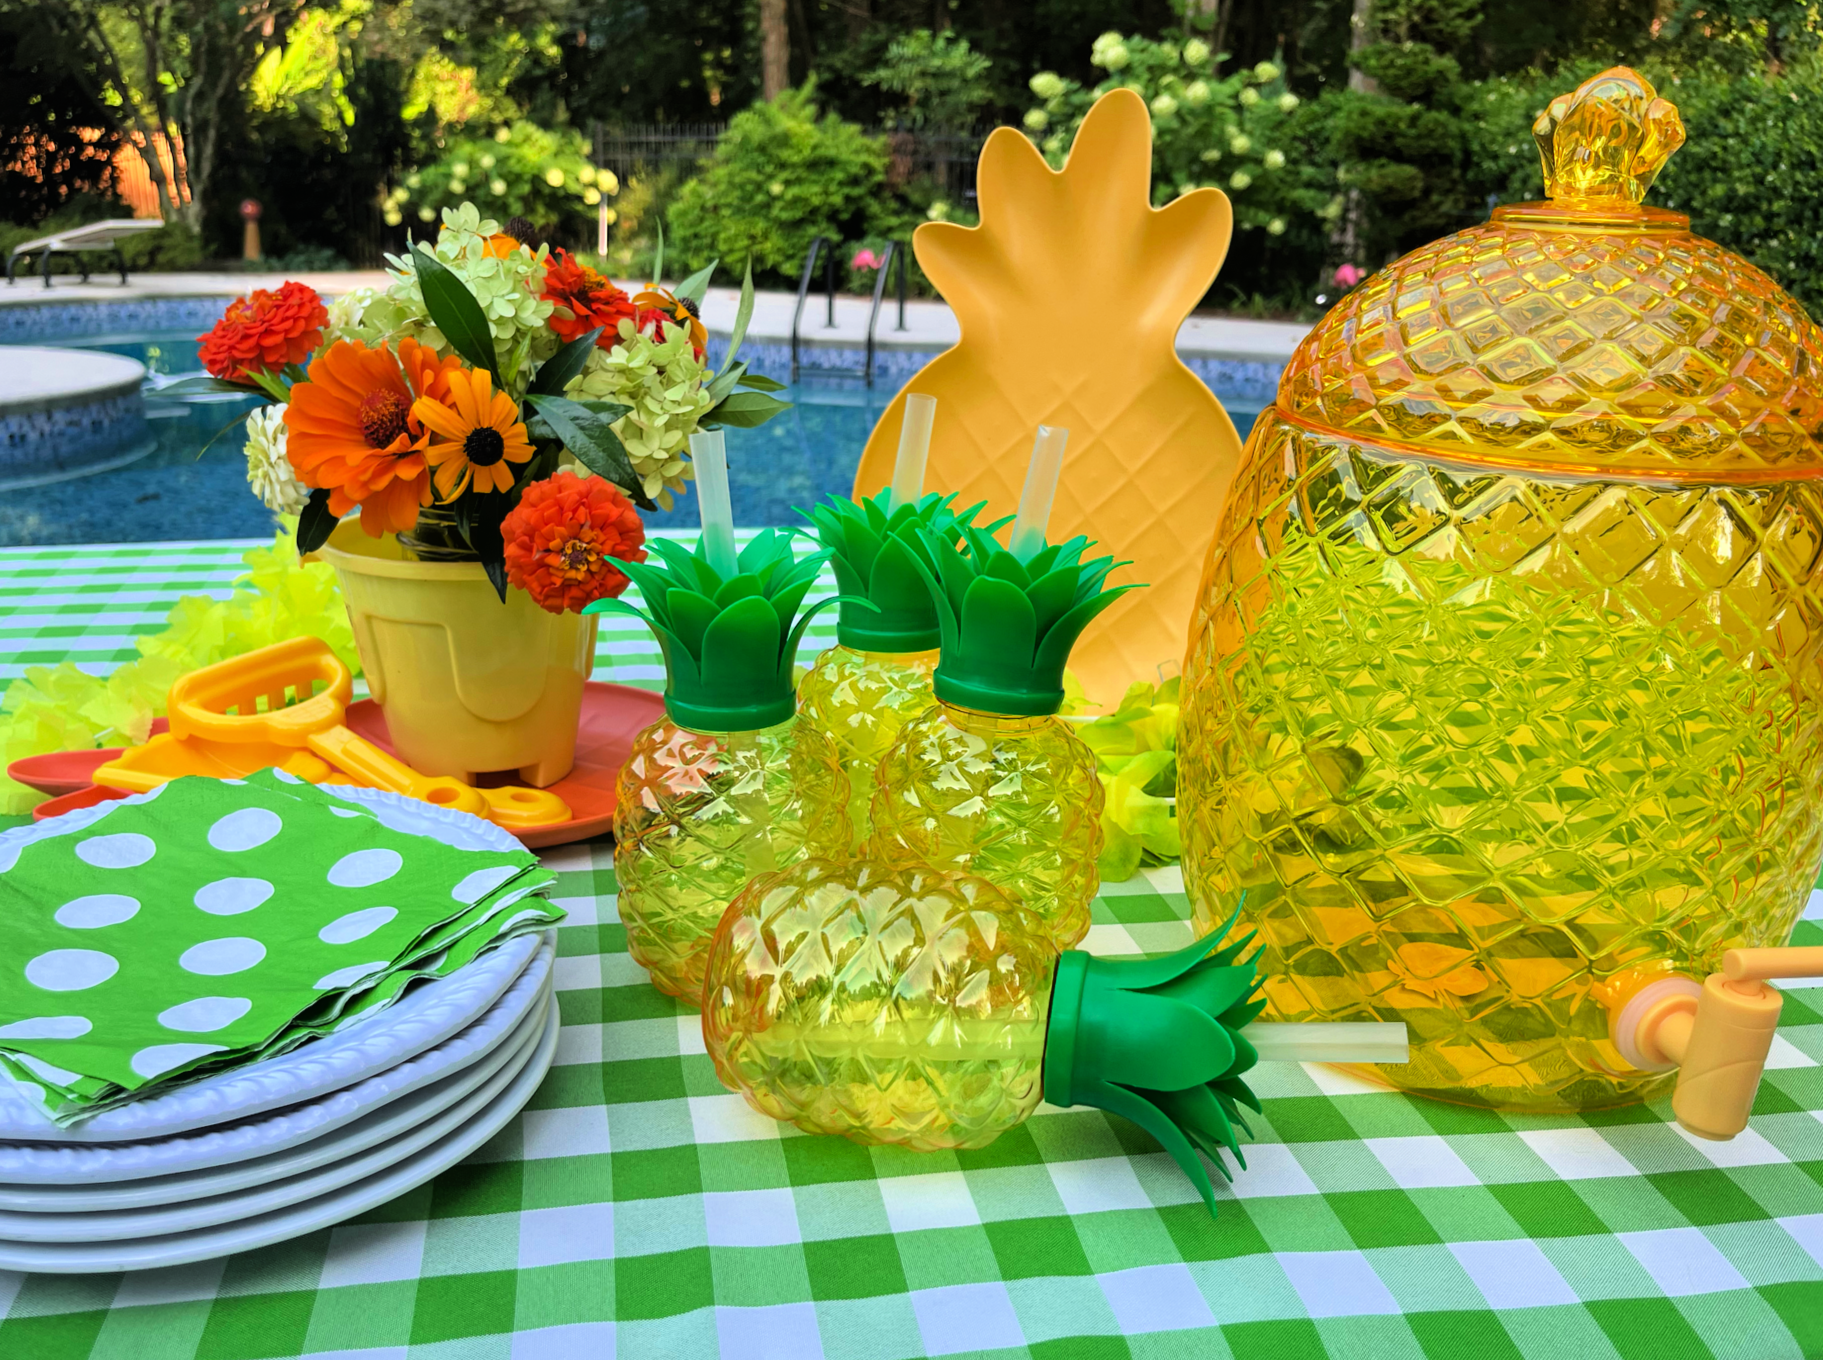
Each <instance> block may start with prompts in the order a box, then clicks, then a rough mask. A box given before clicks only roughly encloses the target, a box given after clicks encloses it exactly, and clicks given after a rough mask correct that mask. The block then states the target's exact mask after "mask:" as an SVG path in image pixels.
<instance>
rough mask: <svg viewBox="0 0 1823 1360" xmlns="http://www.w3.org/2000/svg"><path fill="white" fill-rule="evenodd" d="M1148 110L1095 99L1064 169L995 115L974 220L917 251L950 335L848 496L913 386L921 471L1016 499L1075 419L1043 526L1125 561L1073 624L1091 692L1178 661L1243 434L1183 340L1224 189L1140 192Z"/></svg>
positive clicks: (992, 506)
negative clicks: (948, 345)
mask: <svg viewBox="0 0 1823 1360" xmlns="http://www.w3.org/2000/svg"><path fill="white" fill-rule="evenodd" d="M1151 180H1152V124H1151V121H1150V118H1149V116H1148V114H1147V112H1146V106H1145V102H1144V101H1143V100H1142V99H1141V98H1140V97H1139V96H1138V95H1137V94H1135V93H1134V92H1133V91H1131V90H1113V91H1110V92H1109V93H1108V94H1106V95H1104V96H1103V97H1102V98H1101V99H1099V100H1097V101H1096V103H1095V106H1094V107H1093V108H1092V109H1091V110H1090V111H1089V114H1088V117H1087V118H1085V119H1084V120H1083V123H1082V127H1081V129H1080V130H1079V131H1078V132H1077V135H1076V140H1075V143H1074V144H1073V145H1072V147H1071V148H1070V156H1069V160H1068V161H1067V162H1066V163H1065V165H1064V168H1063V169H1062V170H1061V171H1053V170H1052V169H1051V168H1050V167H1049V166H1047V165H1046V164H1045V163H1044V159H1043V158H1042V157H1041V156H1040V155H1039V154H1038V151H1037V149H1036V148H1034V147H1033V145H1032V144H1031V142H1030V141H1028V140H1027V139H1026V138H1025V137H1023V136H1021V135H1020V134H1019V133H1017V132H1015V131H1013V130H1012V129H1011V128H1000V129H998V130H997V131H996V132H995V133H994V134H993V135H992V136H991V137H989V138H988V140H987V145H986V146H985V147H984V148H983V149H982V152H981V165H980V174H979V179H978V182H979V185H980V202H981V225H980V226H978V227H962V226H957V225H955V224H953V223H947V222H933V223H928V224H926V225H924V226H921V227H919V228H918V230H917V232H916V233H915V234H914V236H913V238H912V245H913V249H914V250H915V251H916V253H917V257H918V263H919V264H920V265H922V266H923V268H924V272H925V273H926V274H927V275H929V277H930V279H931V281H932V282H933V283H934V284H935V285H936V286H937V289H938V291H939V292H941V293H942V294H943V297H944V299H945V300H946V301H947V302H948V303H949V304H950V306H951V307H952V308H954V309H955V312H956V319H957V321H958V322H959V323H960V325H961V331H962V335H961V339H960V340H959V341H958V342H957V343H956V345H955V347H954V348H952V349H950V350H947V351H945V352H944V353H942V354H940V355H938V356H937V358H935V359H934V360H932V361H931V363H930V364H929V365H927V366H926V367H925V368H924V369H923V370H922V371H921V372H920V373H919V374H918V375H917V376H916V377H915V378H913V379H912V380H911V383H910V384H908V386H907V389H906V391H902V392H900V393H899V395H898V396H897V397H895V398H894V399H893V402H892V404H891V405H890V406H888V407H887V409H886V411H885V413H884V414H883V415H882V416H881V418H880V422H879V424H878V425H876V426H875V427H874V431H873V434H872V436H871V437H870V438H869V439H868V441H867V449H866V452H865V453H864V454H863V455H862V458H861V465H860V468H859V470H858V471H857V473H856V476H855V496H856V497H857V498H859V497H862V496H869V495H872V494H874V493H875V492H877V491H879V490H880V488H882V487H883V486H885V485H886V484H887V483H888V482H889V481H890V480H891V477H892V472H893V460H894V454H895V450H896V449H897V448H898V444H899V427H900V424H901V419H902V415H903V412H904V409H905V397H906V394H907V392H909V391H911V390H913V389H915V390H916V391H917V392H920V393H928V394H929V395H931V396H934V397H936V398H937V399H938V401H939V402H940V403H941V404H942V411H943V419H942V421H941V422H940V423H939V426H938V429H937V432H936V438H935V440H934V442H933V446H932V449H931V454H930V471H929V484H930V485H931V486H935V487H941V488H942V489H943V490H944V491H946V492H955V493H956V500H957V504H960V505H970V504H973V503H974V502H976V501H986V502H987V510H986V511H985V512H983V514H982V520H983V521H984V522H986V521H988V520H992V519H996V518H999V517H1000V516H1002V515H1011V514H1012V513H1013V512H1014V511H1015V510H1016V509H1017V507H1018V499H1019V490H1020V486H1021V482H1022V479H1023V477H1024V475H1025V468H1026V460H1027V456H1028V454H1029V452H1030V449H1031V441H1032V430H1033V429H1034V428H1035V427H1036V426H1039V425H1052V426H1062V427H1065V428H1067V429H1068V430H1069V431H1070V447H1069V454H1068V457H1067V459H1066V461H1065V463H1064V467H1063V475H1062V480H1061V482H1060V483H1059V485H1058V488H1057V499H1056V502H1055V504H1054V506H1053V508H1052V511H1051V521H1050V532H1051V534H1052V536H1053V538H1054V539H1055V540H1056V541H1059V542H1061V541H1064V540H1067V539H1070V538H1073V537H1075V536H1076V535H1078V534H1080V535H1082V536H1084V537H1086V538H1089V539H1092V540H1095V541H1096V542H1098V543H1099V544H1100V545H1101V551H1103V552H1106V553H1109V554H1111V555H1112V556H1113V557H1115V558H1116V559H1117V560H1130V561H1132V563H1133V564H1134V565H1133V569H1132V572H1131V575H1132V577H1133V579H1135V580H1138V581H1146V582H1149V583H1150V584H1151V587H1152V588H1151V589H1150V590H1146V591H1138V592H1135V593H1134V594H1131V595H1128V596H1126V597H1125V598H1123V599H1122V600H1121V601H1120V602H1119V603H1117V604H1116V605H1115V606H1114V607H1113V608H1111V609H1109V610H1108V612H1107V613H1106V614H1104V615H1102V617H1101V618H1100V619H1098V620H1097V621H1096V622H1095V623H1094V624H1092V625H1091V626H1090V628H1089V630H1088V632H1087V633H1085V634H1084V635H1083V639H1082V641H1081V642H1079V643H1078V644H1077V647H1076V651H1075V653H1074V657H1073V660H1072V662H1071V668H1072V670H1074V671H1075V673H1076V674H1077V675H1078V676H1079V677H1080V679H1081V680H1082V683H1083V687H1084V689H1085V691H1086V692H1087V693H1088V695H1089V697H1090V698H1091V699H1092V700H1094V701H1096V702H1098V703H1102V704H1107V703H1112V702H1113V701H1115V700H1117V699H1119V697H1120V696H1121V694H1123V693H1124V692H1125V691H1126V688H1127V686H1128V685H1129V684H1131V683H1132V682H1133V681H1135V680H1156V679H1157V678H1158V675H1159V666H1160V665H1161V664H1169V665H1172V666H1175V664H1176V663H1177V661H1178V659H1179V658H1180V657H1181V656H1182V654H1183V643H1184V632H1185V630H1186V628H1187V627H1188V625H1189V621H1190V610H1191V605H1192V602H1193V600H1194V598H1195V594H1196V585H1197V577H1198V570H1199V567H1200V566H1201V561H1202V554H1203V548H1204V545H1206V544H1207V542H1208V538H1209V532H1210V528H1211V526H1213V525H1214V524H1215V523H1216V521H1217V520H1218V519H1219V518H1220V517H1221V513H1222V507H1223V504H1224V502H1225V500H1226V498H1227V493H1228V486H1229V483H1230V481H1231V480H1232V478H1233V474H1234V470H1235V467H1236V465H1237V463H1238V461H1239V458H1240V452H1241V445H1240V439H1239V437H1238V436H1237V435H1236V434H1235V430H1234V425H1233V422H1231V421H1230V420H1229V419H1228V414H1227V412H1226V411H1224V410H1223V409H1222V404H1221V403H1220V402H1219V401H1217V400H1216V398H1215V395H1214V394H1213V393H1212V392H1210V390H1209V389H1208V388H1207V387H1206V386H1205V385H1204V384H1203V382H1202V381H1201V380H1200V379H1199V378H1197V376H1196V375H1195V374H1194V373H1192V372H1191V371H1190V370H1189V369H1188V368H1186V367H1185V366H1184V364H1183V362H1182V361H1181V360H1180V359H1179V358H1178V357H1177V349H1176V339H1177V331H1178V327H1179V326H1180V325H1182V324H1183V320H1184V318H1185V317H1186V316H1187V315H1188V314H1189V312H1190V309H1191V308H1192V307H1194V306H1195V305H1196V303H1197V302H1198V300H1199V299H1201V298H1202V296H1203V294H1204V293H1205V292H1206V291H1208V288H1209V285H1210V283H1211V282H1213V281H1214V279H1215V274H1216V271H1217V270H1218V269H1219V268H1220V267H1221V264H1222V260H1223V258H1224V257H1225V256H1226V255H1227V253H1228V241H1229V237H1230V235H1231V233H1232V230H1233V213H1232V211H1231V210H1230V207H1229V203H1228V198H1227V195H1225V194H1223V193H1222V192H1221V191H1220V190H1217V189H1197V190H1194V191H1192V192H1191V193H1188V194H1185V195H1184V196H1183V197H1181V198H1178V199H1176V200H1175V201H1174V202H1172V203H1170V204H1168V205H1167V206H1165V207H1163V208H1156V209H1155V208H1153V207H1152V206H1151Z"/></svg>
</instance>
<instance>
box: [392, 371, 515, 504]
mask: <svg viewBox="0 0 1823 1360" xmlns="http://www.w3.org/2000/svg"><path fill="white" fill-rule="evenodd" d="M445 380H446V381H447V382H448V384H449V392H448V395H447V396H445V397H442V398H437V397H429V396H425V397H419V398H418V400H417V401H415V402H414V403H412V408H411V414H412V416H413V418H414V419H416V420H418V421H419V422H421V423H422V424H423V425H424V426H425V427H426V428H427V429H428V430H430V432H431V433H432V434H434V435H436V436H437V439H436V440H435V442H433V443H432V444H431V445H430V447H429V448H427V449H426V450H425V455H424V456H425V457H426V458H428V459H429V460H430V465H431V466H432V467H433V468H435V469H436V472H435V474H434V475H435V477H436V481H437V496H438V498H439V499H440V500H445V501H453V500H454V499H455V498H456V497H457V496H460V495H461V494H462V493H463V492H464V491H467V490H468V489H469V487H470V486H473V487H474V488H475V490H477V491H510V490H511V489H512V486H513V469H512V467H511V466H510V465H511V464H513V463H523V462H525V461H526V460H527V459H529V458H530V457H531V456H532V444H531V441H530V440H529V439H528V438H527V437H526V433H525V426H524V425H523V424H521V423H520V422H519V420H518V415H519V408H518V406H517V405H516V404H515V403H514V402H513V399H512V398H511V397H509V396H507V395H506V393H504V392H496V391H494V380H493V378H492V377H490V376H489V375H488V374H487V372H486V371H485V370H483V369H457V370H455V371H453V372H450V373H448V374H447V375H446V376H445Z"/></svg>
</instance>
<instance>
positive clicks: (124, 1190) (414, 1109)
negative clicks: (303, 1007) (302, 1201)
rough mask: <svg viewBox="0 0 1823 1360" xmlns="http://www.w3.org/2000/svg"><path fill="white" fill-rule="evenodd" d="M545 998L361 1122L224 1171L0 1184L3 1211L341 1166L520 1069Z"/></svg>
mask: <svg viewBox="0 0 1823 1360" xmlns="http://www.w3.org/2000/svg"><path fill="white" fill-rule="evenodd" d="M549 994H550V989H549V988H548V987H546V988H545V990H544V991H543V992H541V993H540V994H539V996H538V997H537V999H536V1001H535V1002H534V1004H533V1005H532V1007H531V1009H530V1010H528V1011H527V1012H526V1013H525V1015H523V1016H522V1017H521V1018H520V1020H519V1023H518V1024H517V1025H516V1026H515V1027H514V1028H513V1030H512V1032H511V1033H510V1034H508V1035H507V1036H506V1038H505V1039H503V1040H502V1041H501V1042H500V1043H498V1044H495V1045H494V1046H493V1047H492V1049H491V1050H490V1051H489V1052H487V1053H486V1054H485V1055H483V1056H482V1057H481V1058H480V1059H479V1060H478V1061H476V1062H473V1063H470V1064H469V1065H468V1066H466V1067H462V1068H460V1069H458V1070H457V1071H456V1072H455V1073H453V1074H452V1075H450V1076H446V1077H444V1078H443V1080H441V1081H438V1082H433V1083H432V1084H431V1085H429V1086H425V1087H422V1088H421V1089H419V1090H417V1091H414V1092H413V1093H412V1094H410V1095H408V1096H404V1097H401V1098H400V1099H398V1100H393V1101H389V1102H387V1103H386V1104H383V1105H381V1106H379V1107H378V1108H377V1109H372V1110H370V1111H368V1112H366V1113H363V1114H362V1115H361V1116H360V1118H358V1119H355V1120H354V1121H353V1122H351V1123H348V1124H345V1125H343V1126H342V1127H340V1128H338V1129H336V1130H335V1131H334V1132H332V1133H328V1134H325V1135H324V1136H323V1137H320V1138H312V1139H310V1140H309V1141H307V1142H303V1143H299V1144H297V1145H296V1146H295V1147H291V1148H288V1149H286V1150H284V1151H282V1152H273V1153H270V1154H268V1155H266V1156H263V1157H254V1158H251V1159H249V1160H246V1161H236V1162H231V1163H229V1164H228V1165H226V1166H205V1167H203V1168H201V1169H200V1170H196V1171H186V1172H181V1173H179V1174H177V1175H168V1176H148V1177H146V1178H144V1179H141V1180H129V1181H113V1182H106V1181H104V1182H101V1183H99V1184H84V1185H22V1186H5V1185H0V1212H11V1213H21V1214H86V1213H98V1212H102V1211H106V1210H121V1209H146V1208H153V1207H157V1206H161V1205H170V1204H184V1203H188V1202H190V1201H192V1200H199V1199H207V1198H209V1197H210V1196H213V1195H226V1194H232V1193H233V1192H235V1191H237V1190H244V1189H246V1188H248V1187H249V1186H255V1185H270V1184H272V1183H274V1182H276V1181H280V1180H283V1179H285V1178H286V1177H288V1176H297V1175H302V1174H303V1173H304V1172H306V1171H314V1170H315V1169H316V1168H318V1167H321V1166H328V1165H329V1164H330V1163H331V1162H339V1161H343V1160H345V1159H347V1158H349V1157H352V1156H354V1155H356V1154H357V1153H360V1152H364V1151H366V1150H367V1149H368V1148H371V1147H374V1146H376V1145H378V1144H380V1143H384V1142H387V1141H389V1140H391V1139H394V1138H398V1137H400V1136H402V1135H403V1134H405V1133H408V1132H409V1131H411V1130H412V1129H415V1128H417V1127H418V1126H419V1125H420V1124H423V1123H424V1122H425V1121H426V1120H429V1119H431V1118H433V1117H434V1116H436V1115H439V1114H442V1113H443V1112H444V1111H445V1110H447V1109H449V1108H450V1107H451V1106H452V1105H455V1104H457V1103H459V1102H460V1101H462V1100H464V1099H465V1098H467V1097H468V1096H469V1095H471V1094H472V1093H473V1092H474V1091H475V1090H476V1089H477V1088H478V1087H480V1086H482V1085H484V1084H485V1083H486V1082H487V1080H488V1078H490V1077H492V1076H493V1075H494V1074H495V1073H496V1072H499V1071H500V1070H501V1069H503V1068H508V1069H511V1070H513V1071H517V1070H518V1069H519V1068H520V1067H522V1066H524V1064H525V1062H526V1060H527V1059H528V1058H530V1057H531V1054H532V1050H533V1049H534V1048H536V1047H537V1045H538V1040H539V1038H540V1037H541V1036H542V1035H543V1033H544V1019H545V1016H544V1006H545V998H546V997H548V996H549ZM452 1042H454V1041H452ZM382 1075H384V1074H382ZM374 1080H378V1079H377V1078H375V1079H374ZM363 1084H366V1083H363ZM89 1150H90V1149H86V1148H85V1149H82V1151H85V1152H86V1151H89ZM97 1150H99V1149H97Z"/></svg>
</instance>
